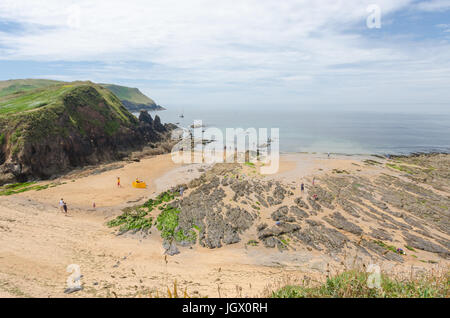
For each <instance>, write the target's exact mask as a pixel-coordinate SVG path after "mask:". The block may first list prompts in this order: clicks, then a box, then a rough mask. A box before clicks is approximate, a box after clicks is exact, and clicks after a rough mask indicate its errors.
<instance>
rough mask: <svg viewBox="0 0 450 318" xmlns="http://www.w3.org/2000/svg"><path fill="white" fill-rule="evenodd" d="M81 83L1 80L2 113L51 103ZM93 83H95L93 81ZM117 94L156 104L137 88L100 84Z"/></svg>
mask: <svg viewBox="0 0 450 318" xmlns="http://www.w3.org/2000/svg"><path fill="white" fill-rule="evenodd" d="M80 83H91V82H62V81H54V80H46V79H17V80H7V81H0V115H2V114H11V113H16V112H21V111H27V110H30V109H34V108H37V107H41V106H42V105H43V104H46V105H47V104H51V103H52V102H54V101H55V99H57V97H58V96H60V95H61V94H64V93H65V92H67V91H68V90H69V89H70V88H71V87H74V86H78V85H80ZM91 84H93V83H91ZM98 86H101V87H104V88H106V89H108V90H109V91H111V92H112V93H113V94H114V95H116V96H117V97H118V98H119V99H120V100H121V101H125V102H129V103H131V104H134V105H146V106H156V103H155V102H154V101H153V100H152V99H151V98H149V97H147V96H145V95H144V94H142V92H141V91H140V90H139V89H137V88H131V87H126V86H119V85H114V84H98Z"/></svg>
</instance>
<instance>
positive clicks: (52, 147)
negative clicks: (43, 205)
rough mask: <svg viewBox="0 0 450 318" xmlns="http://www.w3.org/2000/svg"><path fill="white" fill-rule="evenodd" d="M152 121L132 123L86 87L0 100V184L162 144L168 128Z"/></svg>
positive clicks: (64, 86) (109, 97)
mask: <svg viewBox="0 0 450 318" xmlns="http://www.w3.org/2000/svg"><path fill="white" fill-rule="evenodd" d="M147 115H148V114H147ZM148 117H150V118H151V116H150V115H148ZM156 117H157V118H155V120H152V122H151V123H149V122H148V118H147V121H143V120H139V119H137V118H136V117H134V116H133V115H132V114H131V113H130V112H129V111H128V110H127V109H126V108H125V107H124V105H123V104H122V102H121V101H120V99H119V98H118V97H117V96H116V95H115V94H113V93H112V92H111V91H110V90H108V89H106V88H104V87H102V86H101V85H97V84H94V83H92V82H73V83H61V84H57V85H52V86H49V87H45V88H37V89H30V90H23V91H19V92H15V93H13V94H9V95H6V96H3V97H0V184H4V183H8V182H15V181H24V180H28V179H32V178H42V179H45V178H49V177H51V176H53V175H55V174H60V173H63V172H66V171H69V170H71V169H73V168H75V167H81V166H85V165H92V164H98V163H101V162H107V161H113V160H117V159H121V158H123V157H124V156H126V155H127V154H128V153H129V152H131V151H133V150H139V149H142V147H143V146H144V145H148V144H154V143H157V142H160V141H163V140H164V139H166V138H167V135H168V130H169V129H170V127H171V126H164V125H162V124H161V121H160V119H159V117H158V116H156ZM155 122H156V124H155ZM168 127H169V128H168Z"/></svg>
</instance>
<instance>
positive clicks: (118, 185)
mask: <svg viewBox="0 0 450 318" xmlns="http://www.w3.org/2000/svg"><path fill="white" fill-rule="evenodd" d="M117 187H118V188H120V177H117Z"/></svg>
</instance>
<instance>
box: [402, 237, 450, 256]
mask: <svg viewBox="0 0 450 318" xmlns="http://www.w3.org/2000/svg"><path fill="white" fill-rule="evenodd" d="M403 236H404V238H405V241H406V243H407V244H408V245H409V246H411V247H414V248H417V249H419V250H423V251H427V252H431V253H438V254H443V255H449V251H448V250H447V249H445V248H444V247H442V246H440V245H438V244H436V243H433V242H430V241H427V240H425V239H423V238H421V237H418V236H415V235H412V234H410V233H407V232H403Z"/></svg>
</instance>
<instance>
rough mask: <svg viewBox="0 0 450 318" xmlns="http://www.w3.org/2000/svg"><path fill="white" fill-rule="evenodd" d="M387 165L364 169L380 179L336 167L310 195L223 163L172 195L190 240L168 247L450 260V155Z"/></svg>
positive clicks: (173, 250)
mask: <svg viewBox="0 0 450 318" xmlns="http://www.w3.org/2000/svg"><path fill="white" fill-rule="evenodd" d="M377 160H379V159H377ZM377 160H366V161H365V162H364V163H363V165H364V166H366V167H373V166H374V167H376V168H377V169H378V172H377V173H376V174H374V176H373V177H370V178H369V177H366V176H362V175H357V174H353V173H350V172H348V171H345V170H336V169H335V170H333V171H332V172H331V173H327V174H325V175H321V176H320V177H319V178H316V179H315V183H314V185H312V183H311V181H312V180H311V179H307V180H305V184H306V190H305V193H301V192H300V190H299V184H298V183H286V182H280V181H276V180H267V179H266V178H264V177H263V176H261V175H259V174H258V173H257V172H256V167H252V166H246V165H238V164H234V165H230V164H216V165H215V166H214V167H213V168H212V169H211V170H209V171H206V172H205V173H204V174H203V175H202V176H201V177H200V178H198V179H195V180H193V181H191V182H190V183H189V184H184V185H179V186H177V187H174V188H173V189H172V190H171V193H173V194H174V199H173V200H172V201H171V202H169V203H168V204H167V206H169V207H170V208H173V209H176V211H178V214H177V225H176V228H175V229H174V233H181V235H178V236H176V235H174V236H173V237H171V238H169V239H167V238H166V239H165V242H164V247H165V248H166V249H167V253H168V254H169V255H175V254H177V253H179V248H178V247H186V246H195V245H197V244H198V246H200V247H202V248H209V249H216V248H221V247H223V246H226V245H231V244H237V243H240V244H244V245H246V246H247V245H249V246H260V247H264V248H269V249H273V248H277V249H278V250H279V251H280V252H285V251H286V252H289V251H297V250H305V251H317V252H320V253H325V254H326V255H329V256H331V257H334V258H335V260H336V261H342V259H343V258H344V257H345V256H346V255H349V254H352V255H355V257H357V258H358V259H360V260H366V261H368V260H377V259H382V260H388V261H393V262H397V263H403V262H404V261H405V257H411V256H414V257H416V258H419V259H420V257H429V258H433V259H442V260H448V259H449V257H450V239H449V238H450V213H449V206H450V197H449V193H450V182H449V180H450V175H449V171H450V169H449V168H450V155H445V154H429V155H425V154H420V155H413V156H406V157H404V156H402V157H393V158H391V159H390V160H387V161H385V162H381V161H377ZM364 166H361V167H355V168H357V170H355V171H358V170H359V171H361V170H364V169H365V167H364ZM180 186H183V188H184V189H188V191H187V192H188V194H185V195H184V197H183V198H180V197H179V196H177V195H178V189H179V188H180ZM151 213H152V212H150V214H151ZM156 223H158V222H156ZM180 237H181V239H179V238H180ZM418 251H421V252H425V254H424V255H425V256H416V255H415V254H416V253H418ZM407 254H408V256H407ZM419 254H420V253H419ZM421 261H423V262H428V261H429V260H422V259H421ZM430 261H435V260H430Z"/></svg>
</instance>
